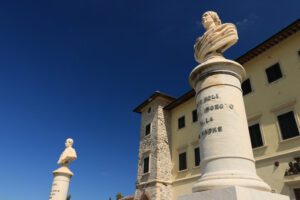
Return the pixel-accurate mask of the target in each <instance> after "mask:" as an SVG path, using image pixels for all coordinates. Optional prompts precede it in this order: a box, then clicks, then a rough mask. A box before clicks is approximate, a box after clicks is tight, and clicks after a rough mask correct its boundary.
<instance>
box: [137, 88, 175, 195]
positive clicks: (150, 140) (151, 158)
mask: <svg viewBox="0 0 300 200" xmlns="http://www.w3.org/2000/svg"><path fill="white" fill-rule="evenodd" d="M174 99H175V98H173V97H170V96H168V95H165V94H162V93H160V92H155V93H154V94H153V95H152V96H151V97H150V98H148V99H147V100H146V101H144V102H143V103H142V104H141V105H139V106H138V107H137V108H136V109H135V110H134V112H137V113H140V114H141V129H140V130H141V131H140V144H139V161H138V174H137V182H136V190H135V197H134V200H172V186H171V183H172V173H171V170H172V162H171V151H170V149H171V144H170V141H171V138H170V137H171V133H170V131H169V130H170V128H169V123H170V121H169V120H170V116H169V115H170V114H169V113H168V111H166V110H164V106H166V105H167V104H168V103H170V102H171V101H173V100H174Z"/></svg>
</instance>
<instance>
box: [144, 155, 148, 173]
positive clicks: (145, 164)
mask: <svg viewBox="0 0 300 200" xmlns="http://www.w3.org/2000/svg"><path fill="white" fill-rule="evenodd" d="M148 172H149V156H148V157H146V158H144V174H145V173H148Z"/></svg>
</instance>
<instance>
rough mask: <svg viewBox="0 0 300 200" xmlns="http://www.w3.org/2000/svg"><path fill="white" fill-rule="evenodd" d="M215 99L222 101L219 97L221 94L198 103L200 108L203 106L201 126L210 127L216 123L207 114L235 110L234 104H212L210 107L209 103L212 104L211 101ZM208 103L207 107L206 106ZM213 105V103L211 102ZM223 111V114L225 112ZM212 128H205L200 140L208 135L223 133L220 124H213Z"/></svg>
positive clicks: (202, 99) (210, 96) (209, 96)
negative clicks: (209, 125)
mask: <svg viewBox="0 0 300 200" xmlns="http://www.w3.org/2000/svg"><path fill="white" fill-rule="evenodd" d="M214 99H218V101H220V99H221V97H220V96H219V94H217V93H216V94H212V95H208V96H206V97H204V98H201V99H200V100H199V102H198V106H200V105H201V110H202V112H200V113H201V114H200V115H202V116H201V120H200V121H199V123H200V126H202V127H203V126H205V125H208V124H210V123H212V122H213V121H214V118H213V116H207V113H209V112H212V111H218V112H221V111H222V110H224V111H225V109H226V110H234V105H233V104H232V103H222V102H221V103H218V104H212V105H208V104H207V102H210V101H211V100H214ZM205 103H206V105H204V104H205ZM211 103H212V102H211ZM224 111H223V112H224ZM211 126H212V127H208V128H207V127H203V128H204V129H203V130H202V131H201V132H200V133H199V138H200V137H201V136H206V135H210V134H215V133H220V132H223V127H222V126H220V125H218V124H214V123H212V124H211Z"/></svg>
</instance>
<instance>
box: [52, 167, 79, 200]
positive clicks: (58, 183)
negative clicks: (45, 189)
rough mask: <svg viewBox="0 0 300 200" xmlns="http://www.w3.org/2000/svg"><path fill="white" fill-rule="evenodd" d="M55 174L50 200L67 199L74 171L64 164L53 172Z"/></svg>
mask: <svg viewBox="0 0 300 200" xmlns="http://www.w3.org/2000/svg"><path fill="white" fill-rule="evenodd" d="M52 173H53V175H54V179H53V183H52V188H51V193H50V197H49V200H66V199H67V195H68V189H69V184H70V179H71V177H72V176H73V173H72V172H71V170H70V169H69V168H68V167H67V166H62V167H60V168H58V169H57V170H55V171H53V172H52Z"/></svg>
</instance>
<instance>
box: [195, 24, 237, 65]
mask: <svg viewBox="0 0 300 200" xmlns="http://www.w3.org/2000/svg"><path fill="white" fill-rule="evenodd" d="M237 40H238V34H237V30H236V27H235V25H234V24H230V23H225V24H221V25H218V26H215V27H213V28H211V29H209V30H207V31H206V32H205V33H204V34H203V36H202V37H199V38H198V39H197V40H196V43H195V45H194V48H195V55H194V56H195V59H196V61H197V62H199V63H203V62H205V61H206V60H208V59H209V58H211V57H213V56H214V55H222V53H223V52H224V51H225V50H226V49H228V48H229V47H231V46H232V45H234V44H235V43H236V42H237Z"/></svg>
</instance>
